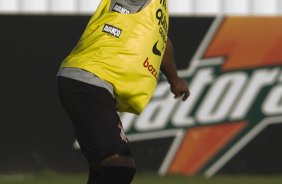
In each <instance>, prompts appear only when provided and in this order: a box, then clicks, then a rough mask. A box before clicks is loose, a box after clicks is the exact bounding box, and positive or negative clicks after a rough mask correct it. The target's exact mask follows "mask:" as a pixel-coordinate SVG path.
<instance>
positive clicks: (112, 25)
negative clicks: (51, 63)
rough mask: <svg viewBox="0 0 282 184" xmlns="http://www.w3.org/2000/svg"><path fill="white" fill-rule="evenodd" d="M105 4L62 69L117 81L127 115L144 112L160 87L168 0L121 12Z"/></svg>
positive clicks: (120, 103) (119, 101)
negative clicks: (72, 69)
mask: <svg viewBox="0 0 282 184" xmlns="http://www.w3.org/2000/svg"><path fill="white" fill-rule="evenodd" d="M110 4H111V1H110V0H102V2H101V3H100V5H99V7H98V9H97V11H96V13H95V14H94V15H93V17H92V18H91V20H90V22H89V23H88V26H87V28H86V30H85V32H84V33H83V35H82V37H81V39H80V41H79V42H78V44H77V46H76V47H75V48H74V49H73V51H72V52H71V54H70V55H69V56H68V57H67V58H66V59H65V60H64V62H63V63H62V65H61V67H76V68H81V69H84V70H87V71H89V72H92V73H94V74H95V75H97V76H98V77H100V78H101V79H103V80H105V81H107V82H109V83H111V84H112V85H113V87H114V93H115V94H114V95H115V98H116V100H117V109H118V110H119V111H121V112H132V113H135V114H140V113H141V112H142V110H143V109H144V108H145V106H146V105H147V103H148V102H149V100H150V98H151V96H152V94H153V92H154V90H155V88H156V85H157V78H158V76H159V71H160V65H161V60H162V57H163V55H164V52H165V48H166V42H167V33H168V25H169V17H168V7H167V1H166V0H151V2H150V3H149V4H148V5H147V6H146V7H145V8H144V9H143V10H141V11H140V12H137V13H134V14H121V13H117V12H111V11H110V10H109V8H110Z"/></svg>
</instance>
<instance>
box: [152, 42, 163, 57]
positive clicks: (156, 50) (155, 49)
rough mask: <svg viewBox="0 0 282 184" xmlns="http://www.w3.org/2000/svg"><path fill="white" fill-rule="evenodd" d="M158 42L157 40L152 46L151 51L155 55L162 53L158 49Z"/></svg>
mask: <svg viewBox="0 0 282 184" xmlns="http://www.w3.org/2000/svg"><path fill="white" fill-rule="evenodd" d="M158 42H159V40H158V41H157V42H156V43H155V45H154V46H153V53H154V54H155V55H157V56H161V55H162V53H161V51H160V50H159V49H158V47H157V46H158Z"/></svg>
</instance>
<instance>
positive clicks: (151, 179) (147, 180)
mask: <svg viewBox="0 0 282 184" xmlns="http://www.w3.org/2000/svg"><path fill="white" fill-rule="evenodd" d="M85 183H86V174H59V173H54V172H42V173H38V174H2V175H1V174H0V184H85ZM281 183H282V175H281V176H215V177H213V178H210V179H207V178H204V177H199V176H197V177H185V176H165V177H160V176H158V175H157V174H138V175H137V176H136V177H135V179H134V182H133V184H281Z"/></svg>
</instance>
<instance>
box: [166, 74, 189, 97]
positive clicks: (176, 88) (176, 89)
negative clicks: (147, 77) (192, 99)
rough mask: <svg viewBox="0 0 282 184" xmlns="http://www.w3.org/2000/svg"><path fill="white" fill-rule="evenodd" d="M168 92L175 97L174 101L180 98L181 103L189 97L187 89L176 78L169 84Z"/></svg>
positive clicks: (185, 85) (184, 84)
mask: <svg viewBox="0 0 282 184" xmlns="http://www.w3.org/2000/svg"><path fill="white" fill-rule="evenodd" d="M170 90H171V92H172V93H173V94H174V95H175V96H174V98H175V99H178V98H181V99H182V101H185V100H187V98H188V97H189V96H190V91H189V88H188V86H187V84H186V83H185V81H184V80H182V79H181V78H177V79H176V80H174V81H173V83H171V84H170Z"/></svg>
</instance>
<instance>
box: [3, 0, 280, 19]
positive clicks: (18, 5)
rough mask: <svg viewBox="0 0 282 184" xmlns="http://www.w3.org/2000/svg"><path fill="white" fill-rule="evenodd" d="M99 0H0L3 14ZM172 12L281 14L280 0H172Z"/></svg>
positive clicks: (88, 7) (62, 9) (70, 10)
mask: <svg viewBox="0 0 282 184" xmlns="http://www.w3.org/2000/svg"><path fill="white" fill-rule="evenodd" d="M99 3H100V0H1V1H0V12H1V13H13V14H18V13H23V14H24V13H27V14H30V13H33V14H34V13H40V14H58V13H59V14H62V13H67V14H91V13H92V12H93V11H95V9H96V8H97V6H98V5H99ZM168 3H169V7H170V12H171V15H172V16H174V15H186V16H194V15H218V14H228V15H230V14H232V15H280V14H281V13H282V3H281V0H173V1H172V0H170V1H168Z"/></svg>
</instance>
